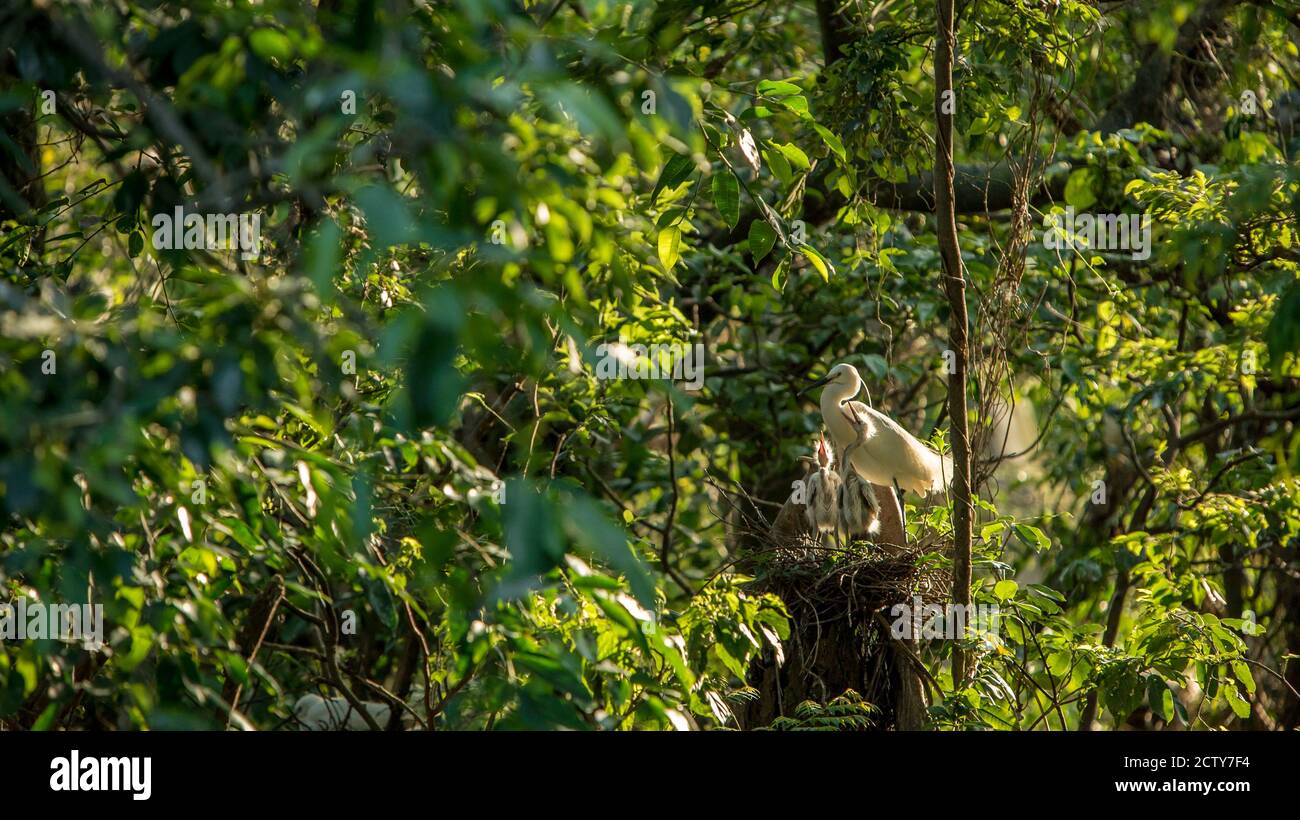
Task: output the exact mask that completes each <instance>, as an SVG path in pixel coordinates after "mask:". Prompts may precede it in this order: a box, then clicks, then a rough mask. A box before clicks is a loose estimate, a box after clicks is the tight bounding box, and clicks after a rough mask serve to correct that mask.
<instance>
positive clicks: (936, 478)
mask: <svg viewBox="0 0 1300 820" xmlns="http://www.w3.org/2000/svg"><path fill="white" fill-rule="evenodd" d="M822 381H823V383H824V384H825V385H826V387H825V389H824V390H822V395H821V411H822V420H823V421H825V423H826V429H827V430H829V431H830V434H831V439H832V440H833V441H834V442H835V446H836V449H839V450H841V451H842V452H844V454H845V461H846V462H848V464H849V465H851V466H852V467H853V470H854V471H855V472H856V473H857V474H858V475H859V476H860V477H862V478H863V479H865V480H866V481H868V482H870V483H871V484H881V485H883V486H886V487H889V486H891V485H892V486H897V487H899V488H900V489H902V490H911V491H912V492H915V493H919V494H921V495H927V494H929V493H932V492H942V491H943V490H944V489H945V488H946V487H947V485H948V482H949V481H950V480H951V478H952V459H951V458H950V457H949V456H945V455H941V454H939V453H937V452H935V451H934V450H932V449H930V448H929V447H927V446H926V445H925V444H923V443H921V441H920V440H919V439H917V438H916V436H914V435H912V434H911V433H909V432H907V431H906V430H904V429H903V428H902V427H901V426H899V424H898V422H896V421H894V420H893V419H891V418H890V417H889V416H886V415H885V414H884V413H880V412H878V411H876V410H875V409H873V408H871V407H868V406H867V405H865V404H863V403H862V402H860V401H852V399H853V397H854V396H856V395H858V393H859V392H861V390H862V377H861V376H859V375H858V371H857V368H855V367H854V366H853V365H851V364H843V363H841V364H837V365H835V366H834V367H832V368H831V370H830V373H828V374H827V376H826V378H825V379H823V380H822ZM900 503H901V499H900Z"/></svg>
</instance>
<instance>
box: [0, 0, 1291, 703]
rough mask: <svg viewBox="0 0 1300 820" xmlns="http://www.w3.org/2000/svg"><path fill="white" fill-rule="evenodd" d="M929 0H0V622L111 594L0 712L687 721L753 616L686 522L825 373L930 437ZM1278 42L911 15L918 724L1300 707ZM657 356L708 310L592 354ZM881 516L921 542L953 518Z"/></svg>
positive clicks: (698, 521) (712, 512) (1081, 11)
mask: <svg viewBox="0 0 1300 820" xmlns="http://www.w3.org/2000/svg"><path fill="white" fill-rule="evenodd" d="M934 19H935V14H934V4H933V3H932V2H930V0H884V2H877V3H870V2H862V3H847V4H845V3H840V2H832V0H822V1H821V2H817V3H815V4H813V3H801V4H797V3H779V2H773V1H772V0H725V1H724V2H705V3H700V2H691V0H657V1H655V0H640V1H638V2H609V1H608V0H560V2H551V0H546V2H540V0H533V2H523V3H518V2H509V1H508V0H460V1H459V2H452V1H450V0H445V1H440V0H416V1H415V2H409V1H408V0H384V2H379V0H320V2H319V3H316V4H311V3H305V2H295V1H294V0H265V2H262V3H258V4H245V3H228V2H222V1H221V0H197V2H190V3H184V4H179V3H170V2H158V0H107V1H106V2H100V3H95V4H86V3H78V2H70V1H69V0H53V1H48V0H47V1H46V2H31V1H29V0H18V2H14V3H7V4H5V6H4V7H3V9H0V127H2V130H0V337H2V338H0V517H2V520H3V526H2V527H0V585H3V587H4V591H3V592H2V593H0V601H3V600H12V599H14V598H16V597H20V596H21V597H26V598H27V599H29V600H31V601H47V602H49V601H91V602H93V603H99V604H102V605H103V606H104V608H105V618H106V622H107V626H106V629H105V634H104V643H105V645H104V646H103V647H98V648H95V647H92V648H91V649H87V648H86V647H85V646H83V645H80V644H76V643H65V642H60V641H55V640H48V639H46V640H29V641H12V640H11V641H5V642H4V643H3V644H0V726H8V727H40V728H53V727H115V728H143V727H153V728H173V727H225V726H233V727H256V728H275V727H281V726H286V725H291V723H292V721H293V707H294V704H295V702H296V701H297V700H298V699H299V697H300V696H302V695H304V694H307V693H318V694H321V695H323V696H326V697H343V698H346V699H347V700H348V701H349V702H360V701H370V702H378V703H385V704H400V707H399V709H398V710H396V711H395V713H394V716H393V720H392V721H391V724H390V725H391V726H394V727H395V726H397V725H398V724H399V723H400V722H405V723H406V724H407V725H409V726H418V727H428V728H458V729H480V728H492V727H502V728H510V727H515V728H521V727H526V728H560V727H564V728H607V729H617V728H692V727H703V728H707V727H735V726H736V725H737V722H738V721H737V719H736V717H735V715H734V714H733V711H735V710H737V706H738V704H741V703H743V702H744V701H745V700H746V699H747V698H749V697H752V696H753V693H752V690H750V689H749V688H748V686H747V681H746V670H747V668H748V667H749V665H750V663H751V662H752V661H753V660H754V659H755V658H757V657H759V656H760V655H763V654H765V653H767V654H770V653H774V652H775V653H780V652H782V651H783V642H784V641H785V640H786V639H787V638H788V637H789V634H790V626H789V623H788V619H787V612H786V605H785V603H784V602H783V601H781V600H780V599H779V598H777V597H775V596H773V595H771V594H765V593H761V592H758V591H756V590H755V588H754V587H753V586H752V585H751V584H749V583H748V581H749V578H748V577H747V576H746V575H745V574H743V573H742V572H741V569H740V568H738V567H737V566H736V563H737V560H738V559H739V558H741V556H742V553H743V549H744V546H745V538H744V535H743V534H742V533H741V532H739V527H738V524H737V516H736V515H735V514H734V513H735V505H734V502H735V499H736V498H737V497H744V498H752V499H756V502H755V503H756V504H757V505H758V508H760V509H763V510H764V511H766V512H767V513H768V514H769V515H771V514H774V513H775V508H776V507H777V506H779V505H780V503H781V502H782V501H784V499H785V497H786V495H787V493H788V492H789V489H790V482H791V481H792V480H793V479H795V478H797V477H799V475H800V471H801V468H800V466H799V462H798V460H797V459H798V457H799V456H801V455H808V454H809V452H810V450H809V446H810V444H811V442H812V440H813V438H814V437H815V435H816V432H817V430H818V429H819V428H820V426H821V419H820V417H819V416H818V414H817V412H816V408H815V406H814V405H813V404H812V403H811V402H810V401H809V400H808V399H806V398H800V397H798V396H797V395H796V394H797V393H798V391H799V390H800V389H801V388H802V387H803V386H804V385H805V384H806V383H807V382H808V381H809V380H810V379H811V378H813V377H815V376H820V375H822V374H824V373H825V371H826V370H827V369H828V368H829V367H830V366H831V365H832V364H834V363H835V362H838V361H848V362H851V363H853V364H855V365H856V366H857V367H858V369H859V370H860V371H861V372H862V373H863V375H864V377H865V378H866V379H867V382H868V387H869V389H870V390H871V396H872V399H873V400H874V402H875V406H877V407H880V408H882V409H884V410H886V411H888V412H889V413H890V414H891V415H893V416H894V417H895V418H897V419H898V420H899V421H900V423H902V424H903V425H904V426H905V427H907V428H908V429H910V430H912V431H913V432H915V433H917V434H918V435H920V436H921V437H922V438H929V439H930V440H931V441H932V442H933V443H934V444H935V446H938V447H944V446H946V430H947V428H948V425H947V420H946V417H945V413H944V399H945V396H946V395H947V390H948V376H947V374H948V372H949V371H948V369H947V364H948V362H947V359H946V358H945V351H946V350H947V347H948V320H949V311H948V304H947V302H946V301H945V298H944V294H943V286H942V284H941V282H940V281H939V279H940V277H939V275H938V274H937V270H938V252H937V249H936V240H935V230H934V223H933V218H932V210H933V198H932V189H933V179H932V177H931V175H930V168H931V166H932V163H933V156H934V152H933V140H934V137H933V134H934V130H935V105H936V100H935V93H934V83H933V79H932V77H933V75H932V60H933V49H934V41H935V26H934ZM1298 45H1300V11H1297V9H1296V7H1295V4H1293V3H1290V2H1287V1H1286V0H1271V1H1270V0H1257V1H1256V2H1246V1H1245V0H1205V1H1204V2H1192V0H1139V2H1132V3H1092V2H1081V0H1051V1H1050V2H1040V0H969V2H965V3H959V4H958V19H957V54H958V59H957V64H956V68H955V87H956V88H957V89H958V92H957V94H956V97H955V99H954V100H952V103H953V105H954V106H955V109H954V110H955V116H956V128H955V132H956V134H957V141H956V150H957V163H958V170H957V177H956V187H957V192H956V193H957V208H958V211H959V216H958V218H959V234H960V244H961V249H962V252H963V258H964V262H965V266H966V274H967V281H968V288H969V299H970V311H969V318H970V325H971V334H972V346H971V372H972V379H971V384H970V386H969V390H970V395H971V401H972V404H971V409H972V412H971V417H970V421H971V424H972V430H973V435H974V438H975V443H976V444H977V452H976V455H977V457H978V462H977V464H976V465H975V469H974V471H973V472H974V475H975V477H976V479H977V482H976V484H975V491H976V494H977V496H978V498H977V501H976V503H977V505H978V515H977V518H976V525H975V590H974V593H975V594H974V599H975V601H977V602H984V603H997V604H999V605H1000V606H1001V607H1002V611H1003V613H1004V618H1003V620H1002V628H1001V632H1000V634H999V635H997V636H992V637H987V638H986V639H984V640H979V641H972V642H970V644H969V645H970V648H971V650H972V652H973V653H974V671H973V673H972V674H971V675H970V677H969V679H967V680H965V681H957V682H955V683H954V681H953V679H952V677H951V673H950V671H949V667H948V664H947V663H946V660H947V657H948V655H949V654H950V652H951V645H950V644H949V643H945V642H933V643H930V644H927V645H925V646H924V649H923V659H924V660H925V662H926V664H927V667H928V669H929V672H930V677H931V678H932V679H933V684H934V687H933V689H932V691H931V698H932V703H931V708H930V720H931V722H932V724H933V725H934V726H936V727H945V728H947V727H955V728H966V727H989V728H997V729H1003V728H1005V729H1011V728H1019V729H1033V728H1050V729H1073V728H1076V727H1078V726H1080V725H1081V724H1082V725H1085V726H1091V725H1093V723H1094V721H1096V722H1099V724H1100V725H1101V726H1103V727H1108V728H1110V727H1117V726H1120V725H1123V724H1126V723H1131V724H1133V725H1137V726H1145V727H1163V726H1179V727H1192V728H1211V727H1229V728H1242V727H1253V728H1282V727H1285V728H1295V727H1296V726H1300V692H1297V689H1300V668H1297V666H1296V664H1295V662H1294V660H1293V658H1294V656H1295V654H1296V653H1300V560H1297V556H1296V548H1297V538H1298V537H1300V483H1298V481H1297V478H1296V475H1295V473H1296V471H1297V469H1300V429H1297V427H1296V423H1297V421H1298V420H1300V381H1297V378H1298V377H1300V360H1298V359H1297V353H1298V352H1300V285H1297V284H1296V280H1297V270H1298V269H1300V268H1298V263H1300V250H1298V249H1297V243H1300V234H1297V225H1296V210H1297V207H1298V206H1300V174H1297V172H1296V170H1295V166H1294V164H1293V163H1292V162H1291V161H1290V159H1289V158H1290V157H1292V156H1294V152H1295V149H1296V148H1297V147H1300V145H1297V144H1296V143H1294V142H1293V141H1292V126H1293V122H1294V119H1295V118H1296V117H1297V116H1300V93H1297V92H1293V91H1290V89H1291V87H1292V86H1293V85H1294V84H1295V82H1296V81H1295V77H1296V75H1297V72H1300V50H1298V48H1297V46H1298ZM178 207H180V208H182V209H183V210H184V211H186V212H194V213H200V214H231V215H239V214H245V215H247V214H254V213H255V214H258V215H259V216H260V237H261V246H260V249H259V254H258V256H257V258H256V259H246V258H243V257H244V255H241V254H240V253H239V252H238V251H232V250H221V249H216V250H211V249H205V248H191V249H184V248H181V249H176V248H173V249H165V248H161V247H159V242H158V241H157V237H156V230H157V226H158V224H159V223H158V222H157V221H156V217H157V216H158V215H170V214H173V213H174V212H175V209H176V208H178ZM1067 207H1068V208H1070V209H1071V211H1070V213H1075V212H1080V213H1082V212H1091V213H1106V214H1148V215H1149V217H1150V226H1151V253H1150V256H1149V258H1137V257H1138V256H1139V254H1133V253H1129V252H1128V251H1126V250H1099V249H1095V248H1087V247H1073V248H1072V247H1068V246H1067V247H1065V248H1061V247H1059V246H1053V244H1054V243H1052V242H1050V241H1046V239H1045V236H1046V234H1045V232H1044V230H1043V224H1044V222H1043V221H1044V217H1045V216H1049V215H1051V214H1064V213H1065V212H1066V208H1067ZM957 315H960V314H957ZM656 343H659V344H676V345H695V344H697V343H698V344H702V345H703V346H704V349H705V363H704V368H705V369H704V382H703V387H702V389H700V390H698V391H695V390H689V389H686V388H687V385H685V384H684V383H683V382H682V381H678V382H671V381H667V380H649V379H605V378H601V376H602V375H603V374H602V373H600V372H598V370H599V367H600V364H601V362H602V360H603V359H602V357H608V355H610V353H609V351H610V350H611V349H617V350H622V349H623V348H618V347H617V345H626V346H629V347H631V346H635V345H651V344H656ZM1013 408H1014V409H1013ZM1027 409H1029V410H1031V411H1032V412H1029V413H1027V412H1026V411H1027ZM1035 417H1036V423H1034V422H1033V419H1034V418H1035ZM1008 418H1015V419H1020V420H1022V421H1020V422H1017V424H1021V425H1022V426H1023V424H1028V425H1029V427H1030V434H1029V435H1027V436H1021V437H1020V438H1021V439H1023V440H1022V441H1019V443H1018V444H1017V445H1016V446H1010V444H1009V443H1005V442H1009V441H1010V439H1011V434H1010V433H1009V432H1008V431H1009V430H1011V429H1012V428H1013V427H1016V425H1009V424H1008V422H1007V420H1008ZM1025 418H1028V419H1029V421H1028V422H1024V421H1023V420H1024V419H1025ZM908 503H909V507H910V509H909V517H908V524H909V530H910V534H911V535H912V536H913V537H915V538H917V539H919V540H921V541H923V542H924V541H925V540H926V539H931V540H932V541H934V542H935V543H942V541H943V539H944V537H945V534H946V533H947V531H948V529H949V528H950V526H951V524H950V507H949V506H948V505H949V504H950V500H948V501H945V500H943V499H940V500H939V501H937V502H933V501H931V502H925V503H917V499H916V498H915V497H912V496H909V497H908ZM928 560H933V561H937V562H941V563H943V562H946V561H948V558H947V557H946V556H945V555H943V554H942V550H937V551H936V553H935V554H933V555H931V556H930V557H929V559H928ZM871 712H872V709H871V707H870V704H864V703H862V702H861V701H860V699H859V694H858V693H847V694H843V693H835V698H833V699H831V698H828V700H827V702H826V703H824V704H811V703H810V704H807V705H806V706H804V707H801V708H800V710H799V712H798V713H797V714H794V715H790V716H788V717H787V718H782V720H781V721H780V722H779V723H778V725H777V726H775V727H774V728H801V727H804V726H805V725H811V726H814V727H830V728H860V727H863V726H869V725H870V719H869V717H868V716H869V715H870V714H871ZM367 722H370V721H369V719H367Z"/></svg>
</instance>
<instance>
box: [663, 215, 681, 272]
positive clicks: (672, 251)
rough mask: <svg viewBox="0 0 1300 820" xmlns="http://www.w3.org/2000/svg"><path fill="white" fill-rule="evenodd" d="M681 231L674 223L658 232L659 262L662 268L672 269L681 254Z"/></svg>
mask: <svg viewBox="0 0 1300 820" xmlns="http://www.w3.org/2000/svg"><path fill="white" fill-rule="evenodd" d="M681 244H682V232H681V229H680V228H678V227H677V226H676V225H672V226H670V227H667V228H664V229H663V230H661V231H660V232H659V262H660V263H661V264H662V265H663V266H664V270H672V269H673V266H674V265H676V264H677V260H678V259H679V258H680V256H681V252H680V251H681Z"/></svg>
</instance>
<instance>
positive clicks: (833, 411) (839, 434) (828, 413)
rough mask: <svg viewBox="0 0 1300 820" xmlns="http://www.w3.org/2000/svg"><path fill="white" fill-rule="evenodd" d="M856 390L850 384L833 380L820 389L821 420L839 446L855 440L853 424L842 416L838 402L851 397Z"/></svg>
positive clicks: (845, 445) (842, 412)
mask: <svg viewBox="0 0 1300 820" xmlns="http://www.w3.org/2000/svg"><path fill="white" fill-rule="evenodd" d="M857 392H858V391H857V390H854V389H853V387H852V385H845V384H836V383H834V382H832V383H830V384H828V385H826V389H824V390H822V397H821V402H820V404H821V410H822V421H823V422H825V423H826V429H827V430H829V431H830V434H831V438H833V439H835V443H836V444H837V445H839V446H840V447H847V446H848V445H850V444H852V443H853V442H854V441H856V440H857V434H856V433H855V432H854V431H853V425H851V424H849V420H848V419H847V418H845V417H844V411H843V410H841V409H840V404H841V403H842V402H843V401H844V400H845V399H851V398H853V396H854V394H856V393H857Z"/></svg>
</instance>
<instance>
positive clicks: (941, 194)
mask: <svg viewBox="0 0 1300 820" xmlns="http://www.w3.org/2000/svg"><path fill="white" fill-rule="evenodd" d="M937 7H938V21H939V31H938V35H937V37H936V38H935V48H934V85H935V96H934V118H935V124H936V126H937V128H936V130H937V138H936V140H935V158H934V167H935V169H936V173H935V176H934V203H935V208H934V215H935V222H936V223H937V229H938V236H939V256H940V258H941V259H942V260H943V281H944V290H945V291H946V292H947V295H948V307H949V309H950V311H951V314H952V315H951V317H950V319H949V326H948V344H949V348H950V349H951V351H952V354H953V355H952V361H951V367H952V373H951V374H950V376H949V379H948V418H949V419H950V421H951V424H952V461H953V491H952V503H953V515H952V523H953V567H952V602H953V604H955V605H960V606H968V605H969V604H970V585H971V486H970V435H969V430H968V425H967V418H966V370H967V357H968V343H967V336H968V333H969V329H968V327H967V319H966V279H965V272H964V269H963V267H962V261H961V248H960V247H958V245H957V214H956V211H955V210H954V199H953V178H954V170H953V162H952V115H953V112H954V111H955V110H956V105H957V100H956V92H954V91H953V87H952V60H953V46H954V40H955V37H954V26H953V9H952V7H953V3H952V0H938V2H937ZM966 661H967V657H966V652H965V650H963V649H962V648H961V647H960V646H958V647H955V648H954V649H953V653H952V679H953V685H954V686H957V685H960V684H961V682H962V681H964V680H965V679H966V673H967V671H968V670H967V664H966Z"/></svg>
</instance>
